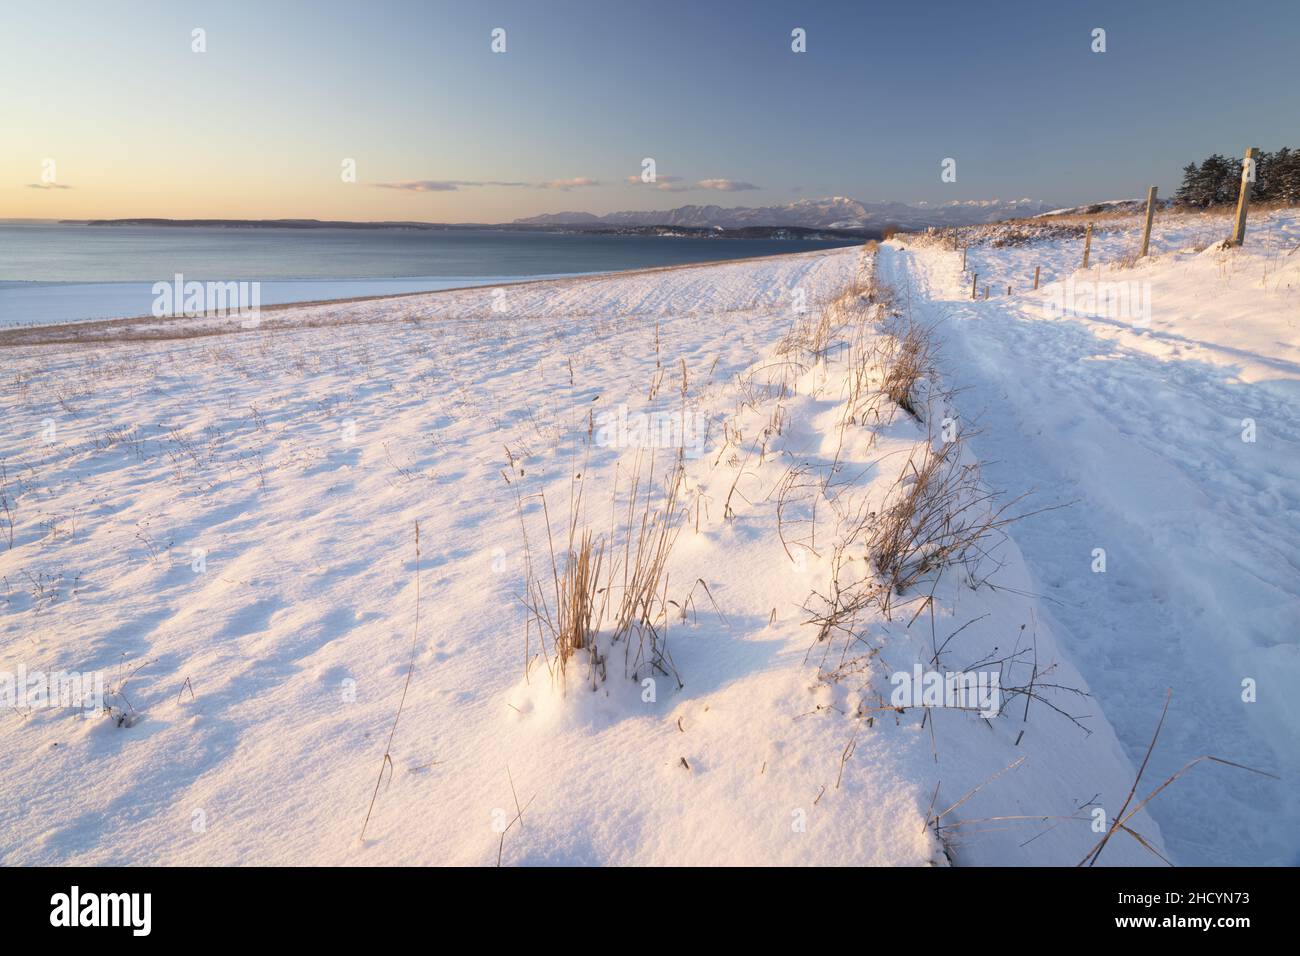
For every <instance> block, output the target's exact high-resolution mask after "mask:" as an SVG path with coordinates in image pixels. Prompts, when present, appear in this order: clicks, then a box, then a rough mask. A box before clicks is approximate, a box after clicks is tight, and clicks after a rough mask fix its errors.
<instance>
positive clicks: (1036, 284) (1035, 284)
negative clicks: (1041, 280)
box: [1034, 266, 1041, 289]
mask: <svg viewBox="0 0 1300 956" xmlns="http://www.w3.org/2000/svg"><path fill="white" fill-rule="evenodd" d="M1039 268H1041V267H1040V266H1034V289H1037V288H1038V270H1039Z"/></svg>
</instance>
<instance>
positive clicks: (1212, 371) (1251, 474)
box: [882, 210, 1300, 865]
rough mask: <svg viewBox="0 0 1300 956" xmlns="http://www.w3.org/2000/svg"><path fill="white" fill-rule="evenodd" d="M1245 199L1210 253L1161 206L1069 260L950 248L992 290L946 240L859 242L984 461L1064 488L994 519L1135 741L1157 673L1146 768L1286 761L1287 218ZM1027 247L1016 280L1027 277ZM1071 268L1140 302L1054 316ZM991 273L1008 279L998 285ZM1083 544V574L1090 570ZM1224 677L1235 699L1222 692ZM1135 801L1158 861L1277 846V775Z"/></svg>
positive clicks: (1062, 246)
mask: <svg viewBox="0 0 1300 956" xmlns="http://www.w3.org/2000/svg"><path fill="white" fill-rule="evenodd" d="M1257 217H1258V218H1255V219H1252V221H1251V223H1250V226H1249V229H1248V232H1247V242H1246V245H1245V246H1244V247H1242V248H1240V249H1227V250H1225V249H1222V248H1220V247H1219V245H1218V244H1217V242H1216V240H1220V239H1222V238H1223V236H1224V235H1226V234H1227V232H1228V231H1229V223H1228V222H1227V219H1226V217H1224V216H1222V215H1218V216H1209V215H1200V214H1189V215H1181V216H1180V215H1163V214H1162V216H1160V217H1159V218H1158V219H1157V221H1156V227H1155V229H1154V231H1153V237H1152V251H1153V253H1154V254H1153V255H1152V256H1151V257H1150V258H1148V259H1146V260H1141V261H1139V262H1138V264H1137V265H1135V266H1133V267H1131V268H1129V267H1125V266H1123V265H1121V264H1119V260H1123V259H1124V258H1125V257H1126V256H1127V255H1128V254H1130V253H1131V252H1132V251H1133V249H1134V248H1135V245H1136V242H1137V236H1138V231H1139V229H1140V222H1139V219H1138V218H1137V217H1133V218H1131V219H1126V220H1119V221H1117V222H1114V223H1113V224H1111V229H1110V231H1108V232H1107V233H1104V234H1098V233H1094V236H1093V250H1092V251H1093V259H1092V262H1093V264H1094V265H1092V266H1091V267H1090V268H1089V270H1087V271H1083V270H1078V269H1076V267H1077V265H1078V264H1079V262H1080V255H1081V247H1082V242H1081V241H1078V240H1072V241H1052V242H1047V243H1040V244H1032V245H1026V246H1021V247H1016V248H1001V249H996V250H993V249H990V248H986V247H982V246H973V247H972V248H971V249H970V250H969V251H968V253H967V256H968V266H969V267H970V268H972V269H974V270H977V271H978V272H980V274H981V277H980V280H979V282H980V285H981V287H982V286H983V285H984V282H985V278H984V277H985V276H988V277H989V281H990V284H991V285H992V290H993V294H994V296H995V297H993V298H990V299H988V300H983V299H981V300H978V301H974V302H972V301H970V299H969V295H970V285H969V281H968V280H969V277H968V276H967V277H962V276H961V274H960V259H961V256H960V253H957V252H953V251H948V250H942V249H940V248H939V247H937V246H934V245H930V246H923V247H914V248H903V247H901V246H898V245H894V246H893V247H891V248H889V249H887V250H886V251H885V253H884V255H883V258H882V263H883V268H884V269H885V270H886V271H887V272H888V273H889V275H890V276H891V277H892V279H893V280H894V281H895V282H897V283H899V284H902V285H904V286H906V287H908V288H909V289H910V291H911V294H912V295H913V297H914V298H913V301H916V302H923V303H924V306H923V307H924V308H925V309H927V310H928V311H929V315H930V316H931V318H932V319H933V320H934V321H939V322H942V323H943V329H944V331H943V333H942V335H941V339H942V341H943V343H944V346H945V349H946V355H945V357H944V360H943V363H942V364H943V367H944V369H945V370H946V371H947V372H948V373H949V374H950V384H951V385H952V386H954V387H955V388H957V389H958V390H959V397H958V400H957V401H958V403H959V405H960V406H961V407H962V414H963V417H964V418H966V419H968V420H971V421H975V422H977V423H978V426H977V427H978V434H977V435H975V437H974V438H973V439H972V445H973V447H974V449H975V450H976V451H977V452H978V454H979V455H980V457H981V458H982V459H984V460H985V461H986V462H989V464H988V465H987V466H986V473H987V474H988V475H989V477H990V479H991V480H992V481H993V482H994V484H996V485H997V486H998V487H1001V488H1006V489H1008V490H1009V491H1012V492H1019V491H1024V490H1028V489H1037V490H1038V492H1039V494H1038V497H1039V498H1040V499H1042V500H1043V501H1044V502H1045V503H1052V504H1055V503H1058V502H1060V503H1063V502H1074V503H1073V504H1072V505H1071V506H1070V507H1068V508H1063V509H1060V510H1055V511H1051V512H1047V513H1044V514H1042V515H1039V516H1037V517H1035V518H1034V519H1033V520H1032V521H1026V522H1024V523H1023V524H1022V525H1018V526H1017V527H1016V528H1015V529H1014V532H1013V533H1014V536H1015V538H1016V541H1017V543H1018V544H1019V546H1020V547H1021V549H1022V551H1023V552H1024V554H1025V556H1026V558H1027V560H1028V563H1029V565H1030V567H1031V568H1032V569H1033V572H1034V573H1033V582H1034V583H1033V589H1034V590H1035V591H1036V592H1038V593H1041V594H1043V595H1045V596H1046V597H1047V598H1048V602H1047V608H1048V611H1049V613H1050V614H1051V616H1052V619H1053V620H1054V621H1055V622H1056V624H1057V625H1058V626H1059V628H1060V629H1061V630H1062V631H1063V632H1064V633H1065V634H1066V635H1068V638H1067V643H1068V646H1069V649H1070V651H1071V656H1072V658H1073V660H1074V662H1075V663H1076V664H1077V665H1078V666H1079V668H1080V670H1081V671H1082V672H1083V674H1084V676H1085V677H1086V678H1087V680H1088V682H1089V684H1090V685H1091V686H1092V688H1093V690H1094V692H1095V693H1096V694H1097V696H1098V699H1099V700H1100V701H1101V703H1102V704H1103V705H1104V707H1105V710H1106V714H1107V717H1108V718H1109V719H1110V721H1111V723H1112V724H1113V725H1114V726H1115V728H1116V730H1117V731H1118V733H1119V735H1120V738H1121V740H1123V742H1124V744H1125V748H1126V750H1127V751H1128V753H1129V755H1130V756H1131V757H1132V758H1134V759H1135V760H1140V759H1141V756H1142V753H1143V752H1144V751H1145V748H1146V746H1147V744H1148V743H1149V741H1150V736H1151V730H1152V712H1153V709H1154V707H1155V704H1156V702H1157V701H1158V700H1159V699H1160V698H1161V697H1162V695H1163V693H1164V691H1165V690H1166V688H1170V687H1172V688H1173V690H1174V701H1173V705H1172V707H1171V710H1170V717H1169V721H1168V722H1167V724H1166V726H1165V729H1164V731H1163V733H1162V735H1161V740H1160V745H1159V747H1158V748H1157V750H1156V752H1155V755H1154V757H1153V759H1152V764H1151V769H1150V771H1149V772H1150V775H1151V778H1152V779H1153V780H1154V781H1157V782H1159V781H1162V780H1163V779H1164V778H1166V777H1167V776H1169V775H1170V774H1172V773H1174V772H1175V771H1176V770H1177V769H1178V768H1179V767H1181V766H1182V765H1183V764H1184V763H1185V762H1186V761H1188V760H1191V759H1193V758H1194V757H1196V756H1199V755H1201V754H1205V753H1210V754H1215V755H1217V756H1221V757H1223V758H1225V759H1229V760H1233V761H1236V762H1239V763H1244V764H1247V765H1250V766H1252V767H1256V768H1259V769H1264V770H1268V771H1270V772H1272V773H1275V774H1280V775H1281V776H1283V777H1284V779H1287V780H1291V779H1294V774H1295V772H1296V770H1297V769H1298V768H1300V762H1298V760H1297V748H1296V741H1297V736H1298V734H1300V709H1298V708H1297V707H1296V705H1295V702H1294V698H1293V696H1292V694H1291V688H1292V687H1293V686H1294V682H1295V680H1296V679H1297V678H1298V677H1300V656H1298V653H1297V638H1298V636H1300V630H1298V629H1297V624H1298V623H1300V575H1297V570H1298V569H1300V428H1297V425H1296V401H1297V398H1298V397H1300V331H1298V329H1297V320H1298V319H1300V255H1297V253H1296V250H1297V249H1300V215H1297V213H1296V211H1295V210H1283V211H1278V212H1274V213H1269V214H1263V215H1260V214H1257ZM1035 265H1040V266H1041V268H1042V283H1043V284H1042V286H1041V287H1040V289H1039V291H1038V292H1033V291H1032V290H1027V289H1026V286H1027V285H1032V274H1033V268H1034V266H1035ZM1027 277H1028V279H1029V281H1028V282H1026V278H1027ZM1071 282H1072V283H1073V284H1074V286H1075V287H1076V288H1081V287H1083V286H1084V284H1085V283H1092V284H1093V287H1096V284H1098V283H1137V284H1138V288H1139V289H1141V288H1142V287H1143V286H1145V290H1144V291H1143V294H1142V295H1141V296H1138V297H1137V298H1140V299H1142V300H1143V301H1145V302H1148V303H1149V315H1146V314H1142V310H1130V311H1131V312H1132V313H1133V314H1129V315H1118V314H1116V313H1115V310H1113V309H1107V308H1104V307H1102V306H1101V304H1100V298H1101V297H1098V299H1099V301H1098V303H1096V304H1094V307H1093V308H1091V309H1088V308H1076V309H1074V310H1072V313H1071V314H1066V315H1062V314H1061V310H1060V309H1059V308H1057V305H1058V304H1059V303H1060V302H1062V301H1065V296H1064V295H1063V292H1062V290H1063V287H1064V286H1065V285H1066V284H1067V283H1071ZM1008 283H1014V285H1015V288H1016V289H1018V290H1020V291H1019V292H1018V293H1016V294H1013V295H1012V296H1010V297H1007V296H1006V295H1005V291H1006V285H1007V284H1008ZM981 294H982V291H981ZM1076 302H1077V303H1078V304H1085V305H1086V303H1084V300H1083V298H1082V297H1081V296H1076ZM1248 419H1249V420H1251V421H1253V422H1254V428H1255V433H1254V441H1245V440H1243V435H1244V434H1246V424H1245V423H1246V420H1248ZM1094 548H1104V549H1106V553H1107V567H1106V571H1105V573H1100V574H1098V573H1092V571H1091V564H1092V551H1093V549H1094ZM1247 678H1249V679H1251V680H1253V681H1255V682H1256V684H1257V688H1258V690H1257V692H1258V700H1257V702H1255V703H1244V702H1243V700H1242V694H1243V687H1242V681H1243V680H1245V679H1247ZM1152 812H1153V814H1154V816H1155V817H1156V819H1157V821H1158V822H1159V823H1160V826H1161V830H1162V832H1163V834H1164V836H1165V840H1166V844H1167V845H1168V847H1169V849H1170V850H1171V851H1172V852H1173V855H1174V859H1175V860H1176V861H1178V862H1180V863H1184V864H1211V865H1213V864H1218V865H1223V864H1243V863H1256V864H1294V863H1295V862H1297V860H1298V859H1300V838H1298V837H1297V826H1296V822H1297V817H1298V815H1300V807H1298V806H1297V803H1296V798H1295V796H1294V791H1293V788H1291V787H1290V786H1288V785H1286V784H1284V783H1279V782H1275V781H1269V780H1266V779H1264V778H1261V777H1258V776H1254V775H1251V774H1244V773H1239V772H1233V771H1227V770H1225V768H1222V767H1207V766H1200V767H1197V768H1196V769H1195V770H1193V771H1191V772H1190V773H1189V774H1188V775H1187V776H1186V777H1184V778H1182V779H1180V780H1179V781H1178V782H1177V783H1176V784H1175V785H1174V786H1173V787H1171V788H1170V789H1169V790H1168V791H1166V792H1165V793H1164V794H1162V795H1161V796H1160V797H1159V798H1158V800H1157V801H1156V802H1155V803H1154V804H1153V805H1152Z"/></svg>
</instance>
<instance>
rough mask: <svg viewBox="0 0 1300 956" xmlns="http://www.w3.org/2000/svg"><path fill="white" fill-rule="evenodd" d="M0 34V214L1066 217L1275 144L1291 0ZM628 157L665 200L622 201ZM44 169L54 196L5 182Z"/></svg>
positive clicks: (91, 23) (62, 7) (567, 3)
mask: <svg viewBox="0 0 1300 956" xmlns="http://www.w3.org/2000/svg"><path fill="white" fill-rule="evenodd" d="M3 18H4V24H3V26H4V29H3V32H0V142H3V143H4V144H5V148H4V149H3V151H0V216H40V215H49V216H60V217H64V216H66V217H79V216H108V215H117V216H143V215H155V216H231V217H235V216H240V217H243V216H248V217H263V216H264V217H272V216H317V217H322V218H326V217H328V218H336V217H337V218H354V219H390V218H409V219H428V220H451V221H457V220H459V221H465V220H483V221H498V220H502V219H510V218H514V217H515V216H517V215H530V214H533V213H537V212H544V211H557V210H561V209H587V210H591V211H594V212H605V211H609V210H613V209H628V208H669V207H672V206H676V205H681V204H684V203H688V202H700V203H703V202H717V203H720V204H724V205H738V204H744V205H760V204H761V205H766V204H770V203H782V202H789V201H791V200H792V199H797V198H801V197H817V196H826V195H845V196H851V197H853V198H857V199H862V200H864V201H873V200H885V199H896V200H902V201H917V200H926V201H930V202H941V201H944V200H948V199H983V198H993V197H999V198H1012V197H1018V196H1030V197H1034V198H1042V199H1047V200H1049V201H1054V202H1061V203H1073V202H1079V201H1086V200H1095V199H1106V198H1114V197H1120V196H1136V195H1138V194H1139V193H1140V192H1141V191H1142V190H1143V189H1144V188H1145V187H1146V186H1147V185H1149V184H1151V183H1156V184H1158V185H1159V186H1160V187H1161V191H1162V193H1163V194H1166V195H1167V194H1169V192H1170V191H1171V190H1172V189H1173V188H1174V187H1175V186H1176V185H1177V182H1178V178H1179V170H1180V168H1181V167H1182V166H1183V165H1184V164H1186V163H1187V162H1189V161H1191V160H1198V159H1200V158H1202V157H1204V156H1205V155H1207V154H1208V153H1211V152H1215V151H1219V152H1225V153H1233V154H1237V153H1239V152H1240V151H1241V150H1242V149H1243V148H1244V147H1246V146H1248V145H1258V146H1262V147H1264V148H1266V149H1271V148H1276V147H1278V146H1281V145H1291V146H1300V84H1297V82H1296V81H1297V67H1296V63H1297V61H1298V60H1300V3H1298V2H1296V0H1285V2H1281V0H1279V2H1245V3H1233V4H1229V3H1226V2H1218V3H1206V2H1199V0H1184V2H1136V0H1130V2H1127V3H1111V2H1068V3H1067V2H1048V0H1037V2H986V3H974V2H964V3H963V2H941V0H930V2H915V3H911V2H909V3H899V2H895V3H878V2H856V3H847V2H831V0H817V2H803V3H777V2H708V3H706V2H703V0H697V2H693V3H688V2H676V0H656V2H654V3H625V2H620V0H604V2H578V0H559V2H555V0H528V2H519V3H492V2H479V0H475V2H464V3H438V2H431V0H425V2H420V0H394V2H383V0H368V2H346V3H343V2H277V0H261V2H242V0H239V2H223V3H220V4H215V3H213V4H203V3H186V2H161V0H157V2H155V0H123V2H120V3H104V2H99V0H94V2H85V3H69V2H60V0H38V2H27V0H18V2H14V0H9V2H6V4H5V6H4V12H3ZM195 27H201V28H203V29H204V30H205V31H206V41H207V51H206V52H205V53H203V54H196V53H194V52H192V49H191V45H192V40H191V31H192V29H193V28H195ZM495 27H502V28H504V29H505V30H506V43H507V52H506V53H504V54H494V53H492V52H491V49H490V42H491V39H490V32H491V30H492V29H493V28H495ZM795 27H802V28H804V29H805V30H806V31H807V52H806V53H803V54H796V53H793V52H792V51H791V49H790V44H791V38H790V31H791V30H792V29H793V28H795ZM1095 27H1101V28H1104V29H1105V30H1106V45H1107V50H1106V52H1105V53H1093V52H1092V51H1091V49H1090V47H1091V43H1092V37H1091V33H1092V30H1093V29H1094V28H1095ZM646 156H650V157H654V158H655V160H656V162H657V166H658V172H659V174H660V176H663V177H680V180H674V181H673V184H672V189H671V190H670V189H668V188H665V189H660V190H653V189H649V188H646V187H643V186H637V185H630V184H628V183H626V182H625V181H624V179H625V177H627V176H634V175H636V174H637V173H639V172H640V162H641V159H642V158H643V157H646ZM945 157H952V158H954V159H956V160H957V181H956V182H955V183H943V182H941V181H940V177H939V172H940V162H941V161H942V160H943V159H944V158H945ZM47 158H53V159H56V161H57V182H58V183H59V184H60V185H66V186H67V187H69V188H65V189H57V188H33V184H36V183H40V182H41V181H42V180H41V173H42V170H43V168H44V167H43V165H42V164H43V162H44V161H45V160H46V159H47ZM347 158H352V159H355V160H356V162H357V182H356V183H345V182H343V181H342V178H341V176H340V167H341V163H342V161H343V160H344V159H347ZM583 180H592V181H594V182H595V183H596V185H570V186H567V187H565V185H564V184H565V183H570V182H574V181H583ZM480 182H482V183H521V184H524V185H481V186H480V185H463V184H465V183H480ZM701 182H704V183H708V184H710V185H706V186H698V185H696V184H699V183H701ZM418 183H425V184H426V185H424V186H418V185H417V186H413V185H412V184H418ZM380 184H388V186H387V187H384V186H381V185H380ZM395 184H406V188H392V187H393V186H394V185H395ZM428 184H442V185H441V186H432V185H428ZM456 184H461V185H456ZM546 184H552V185H549V186H548V185H546ZM739 184H750V185H753V186H756V187H758V188H756V189H742V188H737V187H738V186H739ZM667 185H670V184H667V183H666V184H665V186H667ZM728 185H730V187H731V188H719V187H727V186H728ZM452 186H454V187H455V188H451V187H452ZM710 186H711V187H712V188H710Z"/></svg>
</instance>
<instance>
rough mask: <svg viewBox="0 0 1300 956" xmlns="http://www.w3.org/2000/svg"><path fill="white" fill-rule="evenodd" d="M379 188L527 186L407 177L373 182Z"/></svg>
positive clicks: (448, 189) (447, 190) (450, 189)
mask: <svg viewBox="0 0 1300 956" xmlns="http://www.w3.org/2000/svg"><path fill="white" fill-rule="evenodd" d="M372 185H374V186H377V187H378V188H380V189H398V190H401V191H403V192H408V193H454V192H456V191H457V190H460V189H470V188H474V187H477V186H527V185H528V184H527V183H510V182H502V181H500V180H474V179H408V180H404V181H402V182H397V183H373V184H372Z"/></svg>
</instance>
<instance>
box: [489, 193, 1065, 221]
mask: <svg viewBox="0 0 1300 956" xmlns="http://www.w3.org/2000/svg"><path fill="white" fill-rule="evenodd" d="M1051 208H1052V206H1051V205H1050V204H1049V203H1045V202H1042V201H1041V200H1037V199H1011V200H1001V199H971V200H953V201H951V202H946V203H938V204H929V203H917V204H915V205H908V204H907V203H901V202H879V203H862V202H858V201H857V200H856V199H849V198H847V197H844V196H832V197H829V198H825V199H800V200H798V201H797V202H791V203H786V204H784V205H780V206H736V207H726V206H712V205H709V206H678V207H677V208H676V209H667V210H640V211H626V212H611V213H607V214H606V215H603V216H597V215H594V214H593V213H589V212H556V213H546V214H544V215H540V216H529V217H528V218H526V219H517V220H515V221H516V222H517V223H521V224H529V225H557V226H558V225H591V226H595V225H605V226H694V227H705V228H710V227H716V228H720V229H737V228H743V227H745V226H806V227H810V228H818V229H864V228H879V227H881V226H886V225H896V226H899V227H902V228H905V229H915V228H918V227H924V226H957V225H971V224H975V223H983V222H994V221H996V220H999V219H1010V218H1014V217H1018V216H1034V215H1038V214H1039V213H1043V212H1046V211H1048V210H1049V209H1051Z"/></svg>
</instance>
